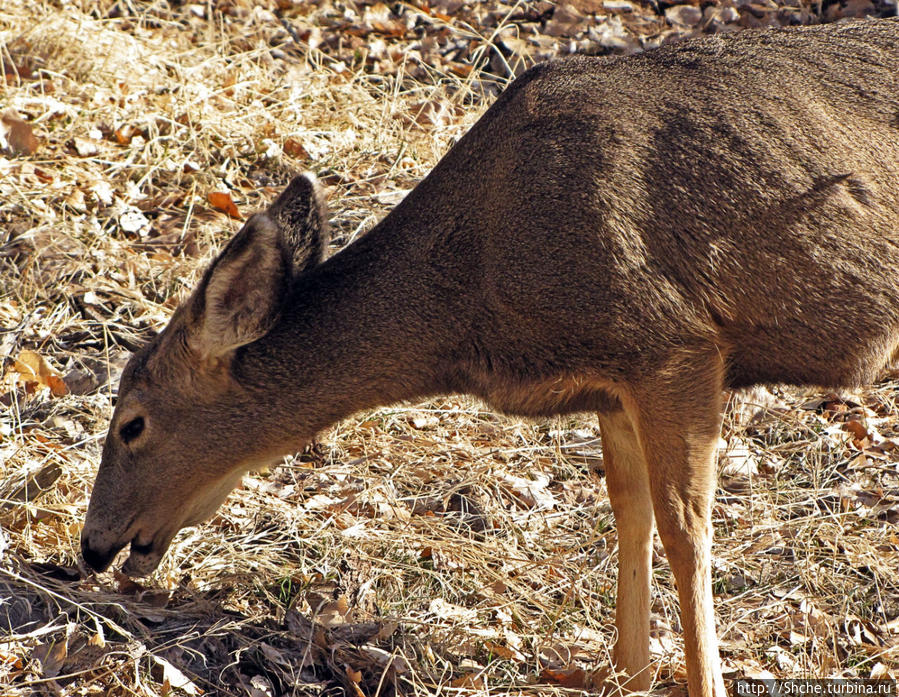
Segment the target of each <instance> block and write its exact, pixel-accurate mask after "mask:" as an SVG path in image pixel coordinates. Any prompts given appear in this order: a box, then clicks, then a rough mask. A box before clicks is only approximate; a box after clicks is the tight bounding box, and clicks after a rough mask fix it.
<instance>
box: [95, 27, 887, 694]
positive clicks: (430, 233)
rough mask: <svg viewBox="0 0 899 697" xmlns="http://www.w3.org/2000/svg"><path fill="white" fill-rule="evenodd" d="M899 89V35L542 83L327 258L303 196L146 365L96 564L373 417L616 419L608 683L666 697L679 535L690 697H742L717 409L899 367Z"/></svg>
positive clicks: (742, 45)
mask: <svg viewBox="0 0 899 697" xmlns="http://www.w3.org/2000/svg"><path fill="white" fill-rule="evenodd" d="M897 76H899V20H896V19H880V20H869V21H856V22H849V23H840V24H831V25H823V26H815V27H804V28H790V29H777V30H764V31H744V32H740V33H737V34H733V35H726V36H722V35H709V36H704V37H700V38H697V39H692V40H686V41H683V42H681V43H678V44H674V45H669V46H664V47H662V48H659V49H655V50H651V51H646V52H645V53H642V54H637V55H632V56H627V57H621V56H619V57H587V56H572V57H567V58H564V59H559V60H555V61H551V62H548V63H544V64H540V65H538V66H536V67H534V68H532V69H530V70H529V71H527V72H526V73H524V74H523V75H522V76H521V77H519V78H518V79H517V80H515V81H514V82H513V83H512V84H511V85H510V86H509V87H508V88H507V89H506V90H505V91H504V92H503V93H502V94H501V95H500V96H499V97H498V98H497V99H496V101H495V102H494V103H493V104H492V106H491V107H490V108H489V109H488V110H487V111H486V112H485V114H484V115H483V116H482V117H481V118H480V120H479V121H477V123H475V125H474V126H473V127H472V128H471V129H470V130H469V131H468V133H467V134H466V135H464V136H463V137H462V138H461V139H460V140H459V141H458V142H457V143H456V144H455V145H454V146H453V147H452V148H451V149H450V150H449V151H448V152H447V153H446V155H445V156H444V157H443V158H442V160H441V161H440V162H439V163H438V164H437V165H436V166H435V167H434V168H433V170H432V171H431V172H430V173H429V174H428V175H427V176H426V177H425V178H424V179H423V180H422V181H421V182H420V183H419V184H418V185H417V186H416V187H415V188H414V189H413V190H412V191H411V192H410V193H409V194H408V195H407V196H406V197H405V198H404V199H403V200H402V201H401V202H400V203H399V204H398V205H396V207H395V208H393V209H392V210H391V211H390V212H389V213H388V214H387V215H386V216H385V217H384V218H383V219H382V220H381V221H380V222H379V223H377V224H376V225H375V226H374V227H373V228H372V229H371V230H370V231H369V232H367V233H366V234H364V235H363V236H361V237H360V238H359V239H357V240H355V241H354V242H353V243H351V244H349V245H347V246H346V247H345V248H343V249H342V250H340V251H339V252H337V253H336V254H334V255H332V256H330V257H328V258H327V259H326V258H325V257H326V249H327V246H328V240H329V232H328V213H327V209H326V204H325V200H324V195H323V193H322V187H321V186H320V185H319V184H318V183H317V181H316V180H315V178H314V177H313V176H310V175H301V176H297V177H296V178H294V179H293V180H292V181H291V182H290V183H289V185H288V186H287V187H286V189H285V190H284V191H283V192H282V193H281V194H280V195H279V196H278V197H277V198H276V200H275V201H274V202H273V203H272V204H271V205H270V206H269V207H268V208H267V209H266V210H264V211H262V212H259V213H256V214H254V215H253V216H252V217H250V218H248V219H247V221H246V224H245V225H243V227H242V228H241V229H240V230H239V232H237V233H236V234H235V235H234V237H233V238H232V239H231V240H230V242H228V244H227V245H226V246H225V247H224V249H223V250H222V251H221V253H220V254H219V255H218V256H217V257H216V258H215V259H214V261H212V263H211V264H210V266H209V267H208V268H207V269H206V271H205V273H204V275H203V276H202V279H201V281H200V282H199V284H198V285H197V287H196V288H195V290H194V291H193V292H192V294H191V295H190V296H189V297H188V299H187V300H186V301H185V302H183V303H182V304H181V305H180V307H179V308H178V309H177V310H176V311H175V312H174V314H173V316H172V318H171V320H170V322H169V323H168V325H167V326H166V327H165V328H164V330H163V331H162V332H161V333H159V334H158V335H156V336H155V337H154V338H153V339H152V340H150V341H149V343H147V345H146V346H144V347H143V348H141V349H140V350H138V351H137V352H136V353H134V354H133V356H132V357H131V358H130V360H129V361H128V363H127V365H126V366H125V368H124V371H123V373H122V376H121V382H120V385H119V389H118V398H117V403H116V405H115V409H114V413H113V415H112V419H111V422H110V427H109V432H108V435H107V437H106V440H105V443H104V446H103V450H102V458H101V462H100V466H99V471H98V473H97V478H96V482H95V484H94V487H93V491H92V494H91V497H90V503H89V506H88V510H87V515H86V519H85V523H84V528H83V531H82V537H81V545H82V556H83V559H84V561H85V562H86V563H87V565H89V566H90V567H92V568H93V569H96V570H98V571H102V570H104V569H105V568H107V567H108V566H109V565H110V564H111V562H112V560H113V558H114V557H115V556H116V555H117V553H118V552H119V551H121V550H122V549H123V548H124V547H125V546H127V545H130V553H129V555H128V557H127V560H126V561H125V563H124V567H123V570H124V571H125V572H126V573H129V574H133V575H146V574H148V573H150V572H151V571H153V569H155V567H156V566H157V565H158V563H159V561H160V559H161V558H162V555H163V554H164V552H165V551H166V549H167V548H168V546H169V544H170V543H171V541H172V538H173V537H174V535H175V534H176V533H177V532H178V531H179V530H180V529H181V528H183V527H186V526H191V525H196V524H197V523H199V522H201V521H203V520H205V519H206V518H208V517H210V516H211V515H212V514H213V512H214V511H215V510H216V509H217V508H218V506H219V505H220V504H221V502H222V501H223V500H224V498H225V497H226V496H227V495H228V493H229V492H230V491H231V490H232V489H233V488H234V487H235V486H236V485H237V484H238V482H239V481H240V479H241V477H242V476H243V475H244V474H245V473H247V472H248V471H250V470H253V469H258V468H259V467H261V466H266V465H268V464H270V463H271V462H273V461H277V460H278V459H279V458H281V457H283V456H285V455H288V454H291V453H295V452H298V451H300V450H302V449H303V447H304V445H306V444H308V443H309V442H310V439H312V438H313V437H314V436H315V435H316V434H317V433H319V432H320V431H322V430H323V429H326V428H327V427H328V426H330V425H331V424H333V423H335V422H336V421H338V420H340V419H343V418H346V417H348V416H350V415H352V414H355V413H357V412H363V411H365V410H370V409H373V408H376V407H378V406H382V405H388V404H393V403H397V402H402V401H413V400H422V399H426V398H429V397H433V396H436V395H444V394H452V393H461V394H468V395H473V396H474V397H476V398H479V399H481V400H483V401H484V402H486V403H487V404H488V405H490V407H491V408H493V409H495V410H497V411H499V412H503V413H507V414H514V415H522V416H525V417H549V416H552V415H558V414H571V413H579V412H596V413H597V414H598V419H599V430H600V435H601V438H602V444H603V459H604V468H605V477H606V483H607V489H608V494H609V499H610V503H611V507H612V511H613V513H614V517H615V521H616V527H617V531H618V544H619V552H618V556H619V559H618V563H619V571H618V588H617V604H616V609H615V627H616V633H617V637H616V642H615V647H614V650H613V667H614V669H615V670H616V671H619V672H620V674H622V675H623V676H625V677H624V679H625V683H624V688H625V689H626V690H628V691H639V690H646V689H648V688H649V687H650V682H651V676H652V671H651V664H650V652H649V626H650V602H649V601H650V571H651V562H652V539H653V534H654V532H656V531H657V533H658V535H659V537H660V539H661V543H662V545H663V547H664V550H665V554H666V556H667V558H668V561H669V563H670V568H671V571H672V573H673V576H674V579H675V582H676V586H677V593H678V599H679V602H680V609H681V617H682V622H681V627H682V633H683V641H684V655H685V661H686V666H687V683H688V691H689V694H690V695H691V697H712V696H714V697H724V695H725V694H726V692H725V687H724V681H723V677H722V670H721V663H720V658H719V651H718V642H717V635H716V630H715V615H714V607H713V595H712V581H711V567H710V559H711V552H712V536H713V530H712V518H711V506H712V502H713V497H714V493H715V482H716V463H715V453H716V445H717V442H718V439H719V433H720V429H721V423H722V409H723V395H724V394H725V391H727V390H740V389H744V388H749V387H751V386H754V385H768V384H783V385H794V386H814V387H821V388H828V389H841V388H847V387H854V386H858V385H863V384H866V383H870V382H872V381H874V380H876V379H877V377H878V375H879V374H880V373H881V371H882V370H883V369H884V368H885V367H887V366H888V365H889V363H890V361H891V359H892V357H893V356H894V354H895V353H896V352H897V347H899V77H897ZM845 308H851V310H850V311H849V312H847V311H845Z"/></svg>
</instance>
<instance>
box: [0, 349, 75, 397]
mask: <svg viewBox="0 0 899 697" xmlns="http://www.w3.org/2000/svg"><path fill="white" fill-rule="evenodd" d="M12 370H13V371H14V372H16V373H18V374H19V375H20V376H21V377H20V380H19V381H20V382H22V383H24V384H25V388H26V391H28V385H29V384H30V385H32V388H31V390H32V391H33V390H34V389H36V388H37V387H49V388H50V392H51V393H52V394H53V396H54V397H64V396H66V395H67V394H69V390H68V388H67V387H66V383H65V381H64V380H63V379H62V378H61V377H60V376H59V375H58V374H57V373H56V371H55V370H53V368H51V367H50V364H49V363H47V361H46V359H45V358H44V357H43V356H41V355H40V354H39V353H37V352H36V351H30V350H28V349H25V350H23V351H22V352H21V353H20V354H19V355H18V357H17V358H16V359H15V360H14V361H13V364H12Z"/></svg>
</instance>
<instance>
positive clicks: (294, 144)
mask: <svg viewBox="0 0 899 697" xmlns="http://www.w3.org/2000/svg"><path fill="white" fill-rule="evenodd" d="M281 149H282V150H283V151H284V154H285V155H287V156H288V157H296V158H298V159H303V160H308V159H309V153H308V152H306V148H304V147H303V144H302V143H301V142H300V141H298V140H296V139H295V138H287V139H285V141H284V145H282V146H281Z"/></svg>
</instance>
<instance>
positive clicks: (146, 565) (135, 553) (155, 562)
mask: <svg viewBox="0 0 899 697" xmlns="http://www.w3.org/2000/svg"><path fill="white" fill-rule="evenodd" d="M167 548H168V543H165V544H160V543H158V542H157V540H156V539H153V540H150V541H149V542H142V541H141V536H140V535H135V537H134V539H132V540H131V549H130V550H129V551H130V553H129V554H128V558H127V559H126V560H125V563H124V564H123V565H122V573H123V574H126V575H128V576H147V575H148V574H150V573H152V572H153V570H154V569H155V568H156V567H157V566H159V562H160V561H161V560H162V555H163V554H165V550H166V549H167Z"/></svg>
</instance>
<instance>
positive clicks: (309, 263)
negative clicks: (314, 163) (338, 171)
mask: <svg viewBox="0 0 899 697" xmlns="http://www.w3.org/2000/svg"><path fill="white" fill-rule="evenodd" d="M266 215H267V216H268V217H269V218H270V219H271V220H273V221H274V222H275V224H276V225H277V226H278V229H279V230H280V231H281V234H282V235H283V237H284V242H285V245H286V246H287V249H288V250H289V254H290V262H291V268H292V273H293V274H294V275H295V276H298V275H300V274H301V273H303V272H304V271H307V270H309V269H311V268H312V267H314V266H317V265H318V264H320V263H321V262H322V261H323V260H324V258H325V252H326V251H327V249H328V240H329V232H328V208H327V205H326V203H325V195H324V192H323V191H322V187H321V185H320V184H319V183H318V180H317V179H316V178H315V176H314V175H312V174H310V173H306V174H302V175H300V176H298V177H294V179H293V181H291V182H290V184H289V185H288V186H287V188H286V189H285V190H284V191H283V192H282V193H281V195H280V196H278V198H277V199H275V201H274V202H273V203H272V205H271V206H270V207H269V209H268V210H267V211H266Z"/></svg>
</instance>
